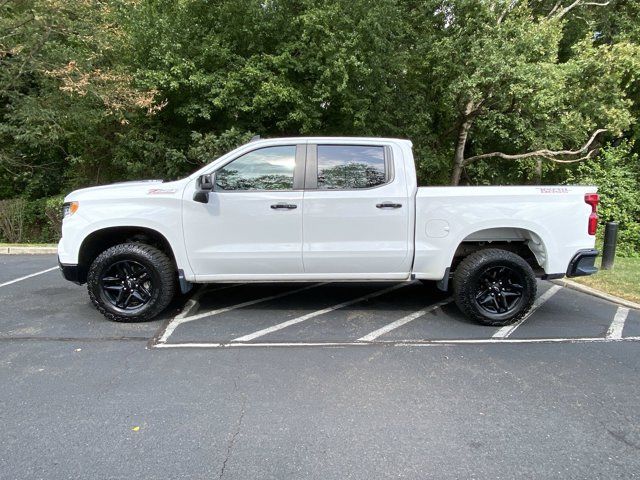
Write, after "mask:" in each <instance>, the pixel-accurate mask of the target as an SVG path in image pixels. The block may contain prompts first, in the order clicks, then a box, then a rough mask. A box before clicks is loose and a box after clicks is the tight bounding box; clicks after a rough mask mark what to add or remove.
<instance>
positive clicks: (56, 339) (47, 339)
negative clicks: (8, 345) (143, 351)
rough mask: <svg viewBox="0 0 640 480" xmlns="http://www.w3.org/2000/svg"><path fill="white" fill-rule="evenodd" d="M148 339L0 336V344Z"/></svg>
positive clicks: (138, 340) (139, 338) (144, 339)
mask: <svg viewBox="0 0 640 480" xmlns="http://www.w3.org/2000/svg"><path fill="white" fill-rule="evenodd" d="M147 340H148V337H44V336H43V337H37V336H18V337H3V336H0V342H20V341H33V342H121V341H128V342H146V341H147Z"/></svg>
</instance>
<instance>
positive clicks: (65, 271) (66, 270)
mask: <svg viewBox="0 0 640 480" xmlns="http://www.w3.org/2000/svg"><path fill="white" fill-rule="evenodd" d="M58 266H59V267H60V273H62V276H63V277H64V279H65V280H69V281H70V282H73V283H77V284H78V285H82V284H83V283H84V282H85V278H83V272H82V271H81V270H82V269H81V268H80V267H79V266H78V265H65V264H63V263H61V262H60V259H59V258H58Z"/></svg>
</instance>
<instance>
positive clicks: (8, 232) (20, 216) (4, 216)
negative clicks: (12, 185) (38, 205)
mask: <svg viewBox="0 0 640 480" xmlns="http://www.w3.org/2000/svg"><path fill="white" fill-rule="evenodd" d="M26 208H27V202H26V201H25V200H24V199H22V198H14V199H10V200H0V235H1V236H2V240H3V241H5V242H9V243H20V242H22V241H23V236H24V225H25V217H26Z"/></svg>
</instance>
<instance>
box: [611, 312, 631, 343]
mask: <svg viewBox="0 0 640 480" xmlns="http://www.w3.org/2000/svg"><path fill="white" fill-rule="evenodd" d="M627 315H629V309H628V308H627V307H618V310H616V314H615V316H614V317H613V322H611V325H610V326H609V329H608V330H607V335H606V337H607V338H611V339H621V338H622V330H623V329H624V322H625V321H626V320H627Z"/></svg>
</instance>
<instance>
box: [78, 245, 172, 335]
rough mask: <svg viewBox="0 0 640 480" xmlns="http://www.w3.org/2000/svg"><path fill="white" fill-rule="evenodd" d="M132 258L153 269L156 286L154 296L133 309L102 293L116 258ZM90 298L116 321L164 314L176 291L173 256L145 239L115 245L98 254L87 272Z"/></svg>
mask: <svg viewBox="0 0 640 480" xmlns="http://www.w3.org/2000/svg"><path fill="white" fill-rule="evenodd" d="M123 260H131V261H135V262H137V263H139V264H142V265H143V266H144V267H146V269H147V270H148V271H149V273H150V275H151V277H152V282H153V290H152V292H151V299H150V300H149V301H148V302H147V303H146V304H145V305H144V306H142V307H141V308H139V309H137V310H135V311H133V312H125V311H121V310H119V309H117V308H116V307H115V306H114V305H111V304H110V303H109V302H108V301H106V300H105V298H104V295H102V294H101V290H102V285H101V280H100V279H101V278H102V275H103V274H104V273H105V271H106V269H108V268H109V266H110V265H113V264H114V263H115V262H118V261H123ZM87 290H88V291H89V298H90V299H91V302H92V303H93V304H94V305H95V307H96V308H97V309H98V311H99V312H100V313H102V314H103V315H104V316H105V317H106V318H107V319H108V320H111V321H112V322H129V323H134V322H144V321H148V320H151V319H152V318H154V317H155V316H157V315H158V314H160V313H161V312H162V311H163V310H164V309H165V308H167V306H168V305H169V303H170V302H171V300H172V299H173V296H174V294H175V292H176V271H175V266H174V265H173V262H172V261H171V259H170V258H169V257H168V256H167V255H166V254H165V253H164V252H162V251H160V250H158V249H157V248H155V247H152V246H150V245H145V244H143V243H122V244H120V245H115V246H113V247H111V248H109V249H107V250H105V251H104V252H102V253H101V254H100V255H98V256H97V257H96V259H95V260H94V261H93V263H92V264H91V267H90V268H89V272H88V275H87Z"/></svg>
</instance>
